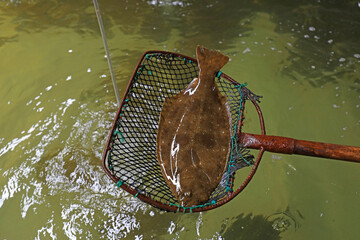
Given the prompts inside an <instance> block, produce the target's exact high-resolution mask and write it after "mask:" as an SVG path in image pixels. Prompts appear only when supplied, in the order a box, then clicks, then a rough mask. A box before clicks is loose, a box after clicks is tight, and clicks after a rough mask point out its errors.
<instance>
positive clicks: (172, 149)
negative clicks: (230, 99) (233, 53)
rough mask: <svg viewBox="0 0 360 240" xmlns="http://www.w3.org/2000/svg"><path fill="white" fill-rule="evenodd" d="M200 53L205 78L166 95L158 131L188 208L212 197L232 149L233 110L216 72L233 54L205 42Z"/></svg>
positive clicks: (164, 165) (167, 173)
mask: <svg viewBox="0 0 360 240" xmlns="http://www.w3.org/2000/svg"><path fill="white" fill-rule="evenodd" d="M196 55H197V59H198V65H199V77H198V78H196V79H194V80H193V81H192V82H191V83H190V84H189V85H188V86H187V87H186V88H185V89H183V90H182V91H181V92H180V93H178V94H176V95H174V96H172V97H169V98H166V99H165V102H164V105H163V107H162V110H161V114H160V121H159V129H158V134H157V157H158V161H159V163H160V166H161V170H162V173H163V175H164V178H165V181H166V182H167V184H168V185H169V187H170V189H171V191H172V193H173V194H174V196H175V197H176V198H177V199H178V201H179V203H180V204H181V205H182V206H184V207H190V206H194V205H199V204H203V203H205V202H207V201H208V199H209V197H210V195H211V193H212V192H213V191H214V189H215V188H216V186H217V185H218V184H219V182H220V180H221V178H222V175H223V173H224V170H225V168H226V164H227V161H228V158H229V154H230V139H231V127H230V126H231V116H230V110H229V106H228V103H227V99H226V97H224V96H223V95H221V93H220V91H219V89H218V86H217V85H216V83H215V74H216V73H217V72H218V71H219V70H220V69H221V68H222V67H223V66H224V65H225V64H226V63H227V62H228V60H229V58H228V57H227V56H225V55H223V54H222V53H220V52H218V51H212V50H209V49H206V48H204V47H200V46H198V47H197V49H196Z"/></svg>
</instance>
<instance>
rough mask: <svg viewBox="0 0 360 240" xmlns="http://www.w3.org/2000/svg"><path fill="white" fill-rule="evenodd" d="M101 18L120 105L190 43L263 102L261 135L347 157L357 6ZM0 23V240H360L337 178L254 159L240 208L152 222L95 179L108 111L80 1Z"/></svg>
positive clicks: (181, 10)
mask: <svg viewBox="0 0 360 240" xmlns="http://www.w3.org/2000/svg"><path fill="white" fill-rule="evenodd" d="M321 2H323V1H321ZM100 4H101V5H100V7H101V9H102V13H103V18H104V22H105V27H106V31H107V36H108V38H109V39H108V40H109V46H110V48H111V53H112V57H113V58H112V59H113V61H114V66H115V68H116V74H117V79H119V80H118V81H120V85H119V86H120V87H121V89H122V90H121V91H122V92H123V91H124V89H125V86H126V83H127V79H128V78H129V77H130V75H131V72H132V71H133V68H134V67H135V64H136V62H137V60H138V58H139V57H140V55H141V53H142V52H143V51H145V50H149V49H165V50H169V51H178V52H181V53H184V54H187V55H190V56H193V54H194V49H195V45H196V44H199V43H201V44H204V45H205V46H207V47H210V48H217V49H220V50H222V51H224V52H225V53H226V54H228V55H230V57H231V62H230V63H229V64H228V65H227V66H226V67H225V68H226V69H225V70H224V71H225V72H226V73H229V74H230V75H231V76H232V77H235V78H236V79H238V80H239V81H241V82H243V81H247V82H248V83H249V87H250V89H252V90H254V92H256V93H258V94H260V95H264V101H263V103H262V108H263V111H264V113H265V116H266V124H267V127H268V128H269V132H270V133H271V134H283V135H290V136H291V137H299V138H308V139H309V140H311V139H312V138H314V140H319V141H328V142H337V143H339V144H343V143H345V144H352V145H359V137H358V136H359V134H360V132H359V127H360V112H359V105H360V90H359V84H360V80H359V77H358V73H359V71H360V69H359V63H360V62H359V61H360V56H359V54H360V52H359V48H358V40H357V39H358V38H359V37H360V36H359V29H360V28H359V27H358V26H359V24H360V20H359V17H358V16H359V15H358V10H359V9H358V6H357V5H356V2H350V3H326V2H325V3H312V2H311V3H302V2H300V3H297V2H293V3H287V4H285V2H284V3H278V2H277V1H256V2H254V3H247V2H242V1H236V2H234V1H222V2H219V1H206V2H205V1H165V0H164V1H125V0H124V1H112V0H107V1H101V3H100ZM0 13H1V14H0V15H1V18H0V54H1V56H2V58H1V59H0V69H1V71H2V76H1V78H0V82H1V85H2V86H4V87H3V88H2V90H0V93H1V94H0V106H1V109H2V112H1V113H0V114H1V118H0V124H1V125H2V129H1V132H0V159H1V161H0V174H1V178H0V222H2V224H1V225H0V237H1V238H7V239H19V238H26V239H27V238H36V239H67V238H68V239H77V238H87V239H118V238H129V239H151V238H153V239H194V238H199V239H239V238H240V239H242V238H243V239H259V236H268V239H280V238H281V237H284V238H285V239H303V236H313V237H314V239H320V237H322V238H325V237H326V238H327V239H339V238H340V236H343V234H345V235H346V234H347V235H346V236H348V239H351V238H353V237H354V236H359V235H360V233H358V232H357V230H356V229H357V225H356V223H357V221H358V218H359V217H360V216H359V212H360V209H359V204H358V202H359V200H360V194H359V192H360V189H359V185H358V184H356V182H358V174H357V173H358V170H359V169H358V166H354V165H350V164H341V163H335V162H328V161H325V160H318V159H316V160H307V159H306V160H305V158H302V157H294V156H292V157H289V156H280V155H277V154H268V155H265V157H264V158H265V159H264V160H263V162H262V165H261V166H260V169H259V172H258V173H257V174H256V176H255V178H254V180H252V183H251V184H250V185H249V187H248V188H247V189H246V190H245V191H244V192H243V193H242V194H241V195H240V196H239V197H237V198H236V199H235V200H233V201H232V202H230V203H228V204H226V206H223V207H221V208H220V209H218V210H213V211H211V212H208V213H202V214H192V215H178V214H168V213H162V212H159V211H158V210H156V209H154V208H152V207H150V206H148V205H145V204H144V203H142V202H140V201H138V200H137V199H136V198H133V197H132V196H129V195H128V194H126V193H124V192H123V191H121V190H118V189H116V188H115V187H114V184H113V182H112V181H111V180H110V179H109V178H108V177H107V176H106V175H105V174H104V172H103V170H102V169H101V167H100V159H101V155H102V151H103V146H104V144H105V140H106V138H107V134H108V131H109V129H110V127H111V124H112V121H113V118H114V116H115V112H116V106H115V98H114V95H113V92H112V86H111V83H110V79H109V77H108V71H107V67H106V61H105V60H106V59H105V58H104V51H103V49H102V44H101V40H100V37H99V30H98V26H97V23H96V20H95V15H94V12H93V7H92V3H91V1H85V0H84V1H61V2H58V1H51V2H49V1H2V2H0ZM44 13H46V14H44ZM334 15H338V17H333V16H334ZM208 16H212V17H211V18H209V17H208ZM219 19H221V21H220V20H219ZM224 26H225V27H224ZM3 69H4V70H3ZM324 116H325V117H324ZM247 119H248V123H249V125H251V124H255V122H256V120H254V119H253V118H252V117H251V116H250V117H248V118H247ZM249 130H250V131H251V130H254V131H257V130H256V128H255V127H254V128H251V127H249ZM339 138H341V140H339ZM314 196H316V197H314ZM341 202H346V203H347V204H346V206H343V205H341V206H339V203H341ZM289 216H290V217H289ZM5 220H6V221H5ZM15 223H16V224H15ZM295 226H296V227H295ZM314 226H317V227H314ZM341 229H347V230H346V231H347V232H346V233H345V232H344V231H342V230H341Z"/></svg>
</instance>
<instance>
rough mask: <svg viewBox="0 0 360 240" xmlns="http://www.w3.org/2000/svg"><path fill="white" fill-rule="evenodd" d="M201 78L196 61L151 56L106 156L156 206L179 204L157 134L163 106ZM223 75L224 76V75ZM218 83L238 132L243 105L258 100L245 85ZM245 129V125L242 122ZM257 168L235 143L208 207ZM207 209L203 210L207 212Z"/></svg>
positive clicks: (129, 95) (127, 101) (136, 79)
mask: <svg viewBox="0 0 360 240" xmlns="http://www.w3.org/2000/svg"><path fill="white" fill-rule="evenodd" d="M197 76H198V66H197V63H196V61H194V60H191V59H189V58H185V57H182V56H179V55H176V54H172V53H164V52H157V53H148V54H146V56H145V57H144V58H143V60H142V62H141V64H139V67H138V69H137V72H136V74H135V75H134V77H133V79H132V80H131V82H130V86H129V91H128V92H127V94H126V96H125V97H124V99H125V100H124V102H123V105H122V106H121V109H120V111H119V115H118V119H117V121H116V123H115V127H114V130H113V132H112V133H111V134H112V138H111V140H110V143H109V150H108V152H107V154H106V159H105V163H106V167H107V168H108V170H109V172H110V173H111V174H112V176H113V177H115V178H116V179H118V181H119V182H118V185H119V186H120V185H121V184H126V185H128V186H130V187H132V188H133V189H135V190H136V191H137V194H143V195H146V196H148V197H150V198H151V199H152V200H153V201H155V202H161V203H164V204H167V205H176V206H177V205H178V204H179V203H178V202H177V199H176V198H175V197H174V196H173V194H172V193H171V191H170V188H169V187H168V185H167V184H166V182H165V180H164V178H163V175H162V172H161V169H160V166H159V163H158V161H157V154H156V134H157V131H158V122H159V117H160V112H161V107H162V105H163V102H164V100H165V98H166V97H169V96H172V95H174V94H177V93H178V92H180V91H181V90H182V89H184V88H185V87H186V86H187V85H188V84H189V83H190V82H191V81H192V80H193V79H194V78H196V77H197ZM219 76H220V74H219ZM216 83H217V85H218V87H219V89H220V91H221V93H222V94H223V95H225V96H226V97H227V99H228V102H229V106H230V110H231V117H232V125H233V129H234V130H235V131H234V132H233V142H235V143H236V142H237V137H238V136H237V134H236V129H237V128H238V124H239V120H242V118H243V116H242V112H243V111H242V110H243V107H244V101H245V100H246V99H248V98H251V97H254V96H255V97H256V95H254V94H253V93H251V92H250V91H249V90H248V89H247V88H246V87H245V86H244V85H240V84H238V83H236V82H234V81H229V80H228V79H227V78H221V77H218V78H216ZM240 124H241V123H240ZM251 164H253V156H252V155H250V154H249V151H248V150H246V149H245V148H241V147H239V148H238V147H237V144H232V153H231V159H229V166H228V169H227V170H226V171H225V172H224V176H223V179H222V180H221V182H220V184H219V185H218V187H217V188H216V189H215V191H214V192H213V194H212V195H211V196H210V199H209V201H208V202H207V203H205V204H204V205H208V204H215V203H216V202H217V201H219V200H221V199H223V198H224V197H226V195H227V192H229V191H232V184H233V179H234V174H235V171H236V170H237V169H239V168H242V167H245V166H248V165H251ZM204 205H201V206H198V207H203V206H204Z"/></svg>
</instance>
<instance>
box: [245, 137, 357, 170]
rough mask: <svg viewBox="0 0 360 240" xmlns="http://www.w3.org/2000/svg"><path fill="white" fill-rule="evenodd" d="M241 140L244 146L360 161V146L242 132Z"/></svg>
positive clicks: (276, 151) (285, 152)
mask: <svg viewBox="0 0 360 240" xmlns="http://www.w3.org/2000/svg"><path fill="white" fill-rule="evenodd" d="M240 142H241V143H242V144H243V145H244V147H247V148H251V149H260V148H261V147H263V148H264V149H265V151H269V152H274V153H284V154H298V155H306V156H313V157H322V158H330V159H338V160H344V161H351V162H358V163H360V148H359V147H352V146H344V145H338V144H330V143H320V142H312V141H304V140H296V139H293V138H287V137H278V136H269V135H257V134H248V133H242V134H241V137H240Z"/></svg>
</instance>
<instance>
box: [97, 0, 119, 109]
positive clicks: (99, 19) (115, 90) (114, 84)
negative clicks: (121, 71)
mask: <svg viewBox="0 0 360 240" xmlns="http://www.w3.org/2000/svg"><path fill="white" fill-rule="evenodd" d="M93 3H94V8H95V12H96V17H97V20H98V23H99V28H100V32H101V37H102V41H103V44H104V48H105V53H106V59H107V62H108V66H109V70H110V76H111V80H112V83H113V87H114V92H115V96H116V101H117V104H118V106H120V104H121V101H120V96H119V91H118V87H117V84H116V81H115V74H114V69H113V66H112V62H111V57H110V53H109V48H108V45H107V41H106V36H105V29H104V24H103V21H102V18H101V14H100V9H99V4H98V1H97V0H93Z"/></svg>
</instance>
